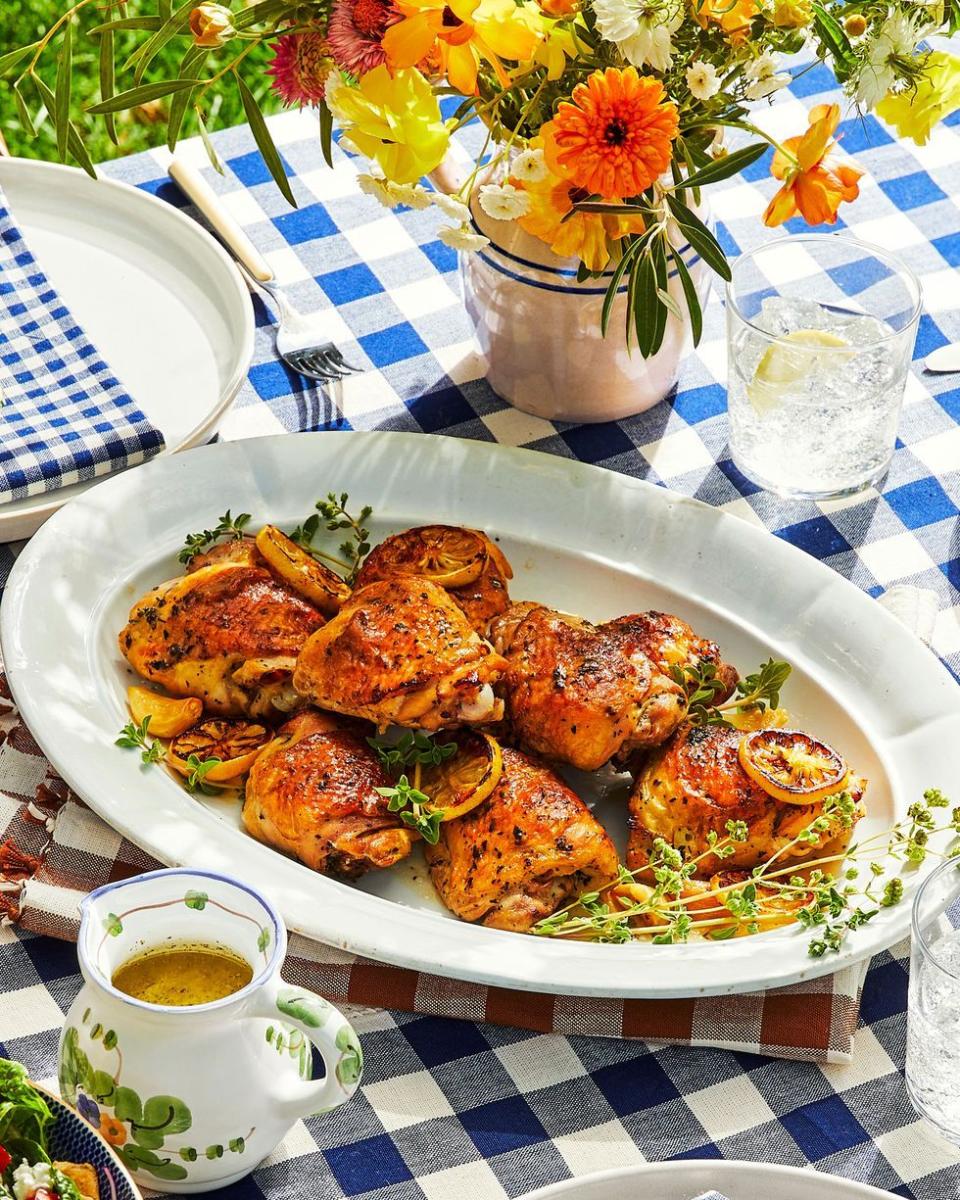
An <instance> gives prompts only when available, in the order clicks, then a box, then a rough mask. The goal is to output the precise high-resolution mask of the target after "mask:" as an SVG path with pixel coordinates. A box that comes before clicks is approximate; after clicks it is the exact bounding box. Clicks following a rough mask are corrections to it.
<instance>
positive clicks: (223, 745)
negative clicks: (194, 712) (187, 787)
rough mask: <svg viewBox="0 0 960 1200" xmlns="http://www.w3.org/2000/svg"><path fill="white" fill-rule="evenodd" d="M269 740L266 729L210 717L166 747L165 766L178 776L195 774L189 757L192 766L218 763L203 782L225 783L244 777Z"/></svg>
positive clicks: (247, 722) (248, 723)
mask: <svg viewBox="0 0 960 1200" xmlns="http://www.w3.org/2000/svg"><path fill="white" fill-rule="evenodd" d="M272 736H273V735H272V734H271V732H270V730H269V729H267V728H266V726H264V725H256V724H254V723H253V722H252V721H241V720H229V719H227V718H226V717H211V718H210V719H208V720H206V721H198V722H197V724H196V725H194V726H193V727H192V728H190V729H188V730H187V731H186V732H185V733H181V734H180V736H179V737H175V738H174V739H173V741H172V742H171V743H170V745H169V746H168V747H167V762H168V763H169V764H170V766H171V767H173V769H174V770H175V771H178V772H179V773H180V774H181V775H190V774H192V773H193V771H194V767H193V765H191V763H190V762H189V760H190V758H191V756H192V757H193V758H194V762H195V763H196V762H198V761H199V762H201V763H202V762H206V761H207V760H209V759H211V758H216V759H219V762H218V763H217V765H216V766H215V767H211V768H210V770H209V771H207V772H206V773H205V775H204V782H209V783H225V782H227V781H228V780H230V779H237V778H239V776H241V775H245V774H246V773H247V771H249V770H250V768H251V767H252V766H253V764H254V762H255V761H256V759H257V755H258V754H259V753H260V751H261V750H262V749H263V747H264V746H265V745H266V744H267V742H269V741H270V739H271V737H272Z"/></svg>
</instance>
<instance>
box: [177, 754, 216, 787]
mask: <svg viewBox="0 0 960 1200" xmlns="http://www.w3.org/2000/svg"><path fill="white" fill-rule="evenodd" d="M220 762H221V760H220V759H219V758H200V756H199V755H197V754H191V755H189V757H188V758H187V766H188V767H189V768H190V770H189V773H188V774H187V775H186V777H185V779H184V784H185V786H186V789H187V791H188V792H200V793H201V794H202V795H204V796H215V795H216V794H217V789H216V788H214V787H212V786H211V785H210V784H209V783H206V782H204V781H205V780H206V778H207V776H208V775H209V774H210V772H211V771H212V770H213V768H214V767H219V766H220Z"/></svg>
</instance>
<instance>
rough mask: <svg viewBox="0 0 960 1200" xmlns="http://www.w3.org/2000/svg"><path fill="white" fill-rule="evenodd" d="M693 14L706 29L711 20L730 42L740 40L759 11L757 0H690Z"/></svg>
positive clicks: (747, 31)
mask: <svg viewBox="0 0 960 1200" xmlns="http://www.w3.org/2000/svg"><path fill="white" fill-rule="evenodd" d="M691 3H692V6H693V15H694V17H696V19H697V21H698V22H699V24H700V26H701V27H702V28H703V29H706V28H707V26H708V25H709V24H710V22H711V21H712V22H713V23H714V24H715V25H719V26H720V28H721V29H722V30H723V32H724V33H725V34H726V35H727V37H728V38H729V39H730V41H731V42H734V43H736V42H742V41H743V39H744V38H745V37H746V36H747V34H748V33H749V32H750V25H751V24H752V22H753V18H754V17H755V16H756V15H757V13H758V12H759V11H760V5H759V4H758V3H757V0H691Z"/></svg>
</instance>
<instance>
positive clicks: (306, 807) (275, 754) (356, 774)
mask: <svg viewBox="0 0 960 1200" xmlns="http://www.w3.org/2000/svg"><path fill="white" fill-rule="evenodd" d="M279 733H280V739H282V740H278V741H276V742H274V743H272V744H271V745H270V746H268V747H267V748H266V749H265V750H264V751H263V753H262V754H261V755H260V757H259V758H258V759H257V761H256V762H255V763H254V765H253V769H252V770H251V772H250V777H249V779H248V780H247V788H246V797H245V799H244V803H243V823H244V826H245V827H246V829H247V832H248V833H250V834H252V835H253V837H255V838H257V839H258V840H259V841H261V842H266V843H267V844H268V845H270V846H275V847H276V848H277V849H278V850H282V851H283V852H284V853H285V854H291V855H293V857H294V858H298V859H300V861H301V862H302V863H305V864H306V865H307V866H308V867H311V868H312V869H313V870H314V871H320V872H322V873H323V874H324V875H336V876H338V877H339V878H341V879H356V878H357V877H358V876H360V875H362V874H363V873H364V872H366V871H369V870H370V869H371V868H374V867H376V868H383V867H392V866H393V865H394V864H395V863H398V862H399V861H400V860H401V859H403V858H406V857H407V855H408V854H409V853H410V849H411V847H412V845H413V842H414V835H413V834H412V833H411V831H410V830H409V829H408V828H407V827H406V826H405V825H403V824H401V822H400V819H399V818H398V817H397V816H396V815H395V814H394V813H391V812H390V811H389V810H388V807H387V800H386V799H384V797H383V796H380V795H379V794H378V793H377V790H376V789H377V788H378V787H390V786H391V780H390V779H389V778H388V777H387V775H386V774H385V773H384V770H383V767H382V766H381V765H380V762H379V760H378V759H377V756H376V754H374V752H373V751H372V750H371V749H370V748H369V746H367V745H366V743H365V742H364V741H363V740H362V738H360V737H359V736H357V735H356V734H355V733H352V732H349V731H348V730H346V729H344V728H342V726H341V724H340V723H338V722H337V720H336V719H335V718H333V717H330V716H328V715H327V714H325V713H317V712H304V713H298V714H297V715H296V716H295V717H293V718H292V719H291V720H290V721H288V722H287V723H286V725H284V726H283V727H282V728H281V729H280V731H279Z"/></svg>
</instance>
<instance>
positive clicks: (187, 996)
mask: <svg viewBox="0 0 960 1200" xmlns="http://www.w3.org/2000/svg"><path fill="white" fill-rule="evenodd" d="M252 978H253V968H252V967H251V966H250V964H249V963H248V962H247V961H246V959H244V958H241V957H240V956H239V955H238V954H234V953H233V951H231V950H228V949H227V948H226V947H225V946H204V945H176V946H163V947H158V948H157V949H154V950H144V951H141V953H139V954H135V955H134V956H133V958H129V959H127V961H126V962H125V963H123V964H121V966H119V967H117V969H116V971H115V972H114V975H113V986H114V987H115V988H116V989H117V990H118V991H120V992H124V993H125V994H126V995H128V996H132V997H133V998H134V999H135V1000H145V1001H146V1002H147V1003H148V1004H163V1005H166V1006H168V1007H171V1008H179V1007H182V1006H184V1005H187V1004H209V1003H210V1001H211V1000H222V999H223V997H224V996H230V995H232V994H233V993H234V992H239V991H240V989H241V988H243V987H246V986H247V984H248V983H249V982H250V980H251V979H252Z"/></svg>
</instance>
